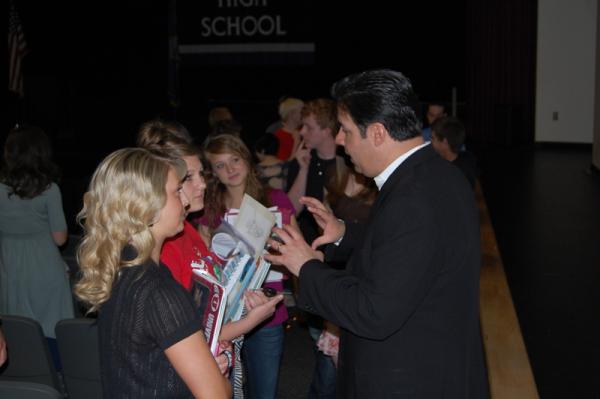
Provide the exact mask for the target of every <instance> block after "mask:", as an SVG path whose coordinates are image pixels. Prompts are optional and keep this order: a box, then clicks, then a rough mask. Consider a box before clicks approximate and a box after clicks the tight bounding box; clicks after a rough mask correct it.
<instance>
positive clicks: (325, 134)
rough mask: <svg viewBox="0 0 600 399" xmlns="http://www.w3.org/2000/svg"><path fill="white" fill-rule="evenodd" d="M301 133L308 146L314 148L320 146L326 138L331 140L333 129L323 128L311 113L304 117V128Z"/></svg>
mask: <svg viewBox="0 0 600 399" xmlns="http://www.w3.org/2000/svg"><path fill="white" fill-rule="evenodd" d="M300 135H301V136H302V138H303V139H304V145H305V146H306V148H309V149H311V150H312V149H314V148H317V147H319V145H321V143H323V141H324V140H327V139H329V140H331V129H329V128H325V129H323V128H322V127H321V126H319V124H318V123H317V120H316V119H315V115H314V114H310V115H307V116H305V117H304V118H302V128H301V129H300Z"/></svg>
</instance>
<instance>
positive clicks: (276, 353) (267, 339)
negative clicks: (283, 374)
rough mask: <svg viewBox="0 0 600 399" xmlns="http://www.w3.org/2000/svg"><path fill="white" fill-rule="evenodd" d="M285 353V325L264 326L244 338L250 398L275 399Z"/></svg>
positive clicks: (244, 356)
mask: <svg viewBox="0 0 600 399" xmlns="http://www.w3.org/2000/svg"><path fill="white" fill-rule="evenodd" d="M282 354H283V325H281V324H280V325H277V326H270V327H262V328H259V329H257V330H254V331H252V332H251V333H249V334H247V335H246V336H245V338H244V348H243V359H244V364H245V366H246V376H247V377H248V378H247V380H246V383H247V384H246V385H247V388H248V389H247V390H246V392H247V394H248V398H249V399H275V397H276V396H277V382H278V380H279V365H280V363H281V356H282Z"/></svg>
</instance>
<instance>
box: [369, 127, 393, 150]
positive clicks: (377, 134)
mask: <svg viewBox="0 0 600 399" xmlns="http://www.w3.org/2000/svg"><path fill="white" fill-rule="evenodd" d="M388 136H389V133H388V131H387V129H386V128H385V126H383V125H382V124H381V123H379V122H375V123H371V124H370V125H369V126H368V127H367V137H368V138H370V139H371V142H372V143H373V146H375V147H379V146H381V145H382V144H383V143H385V142H386V140H387V139H388Z"/></svg>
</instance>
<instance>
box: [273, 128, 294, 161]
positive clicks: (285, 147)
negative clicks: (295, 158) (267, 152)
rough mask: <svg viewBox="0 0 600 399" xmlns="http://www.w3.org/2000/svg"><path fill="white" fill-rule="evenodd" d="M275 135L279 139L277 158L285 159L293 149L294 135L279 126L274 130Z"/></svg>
mask: <svg viewBox="0 0 600 399" xmlns="http://www.w3.org/2000/svg"><path fill="white" fill-rule="evenodd" d="M275 137H277V140H279V149H278V150H277V158H279V159H281V160H282V161H287V160H288V159H290V157H291V156H292V151H293V150H294V136H292V134H291V133H289V132H287V131H285V130H283V128H279V129H277V130H276V131H275Z"/></svg>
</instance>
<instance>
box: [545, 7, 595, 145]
mask: <svg viewBox="0 0 600 399" xmlns="http://www.w3.org/2000/svg"><path fill="white" fill-rule="evenodd" d="M597 7H598V1H597V0H569V1H566V0H538V37H537V82H536V83H537V87H536V115H535V140H536V141H537V142H566V143H591V142H592V138H593V136H594V108H595V107H594V101H595V92H596V25H597ZM554 119H556V120H554Z"/></svg>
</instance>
